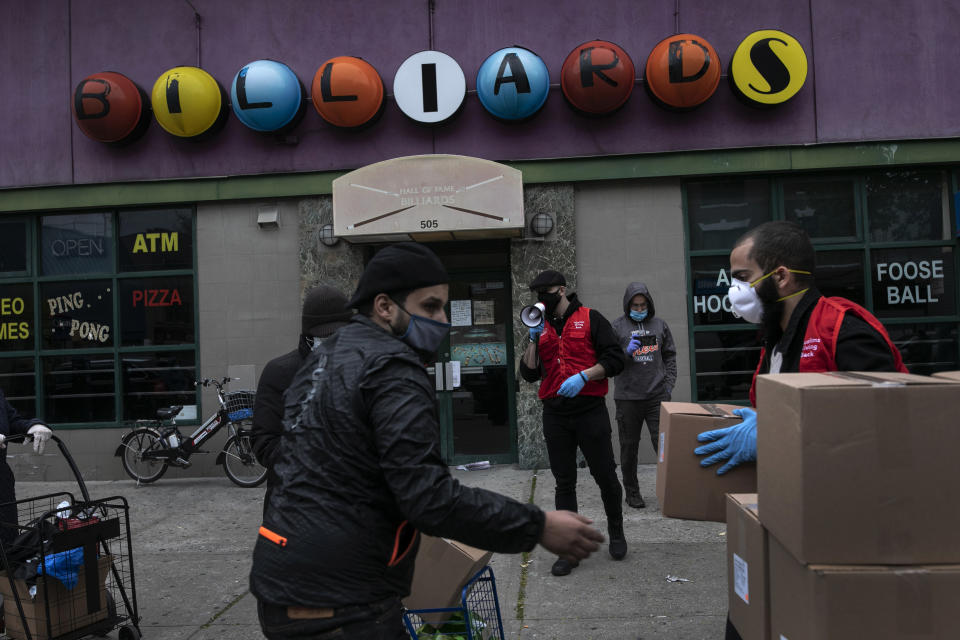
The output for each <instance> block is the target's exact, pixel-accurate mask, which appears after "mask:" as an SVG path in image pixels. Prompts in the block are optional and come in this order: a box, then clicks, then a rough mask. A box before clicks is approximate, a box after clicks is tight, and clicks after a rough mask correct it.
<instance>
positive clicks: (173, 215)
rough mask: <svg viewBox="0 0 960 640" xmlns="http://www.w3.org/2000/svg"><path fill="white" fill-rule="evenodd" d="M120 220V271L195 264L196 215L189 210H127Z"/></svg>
mask: <svg viewBox="0 0 960 640" xmlns="http://www.w3.org/2000/svg"><path fill="white" fill-rule="evenodd" d="M119 219H120V234H119V235H120V271H148V270H165V269H189V268H191V267H192V266H193V214H192V213H191V211H190V210H189V209H169V210H163V211H124V212H121V213H120V215H119Z"/></svg>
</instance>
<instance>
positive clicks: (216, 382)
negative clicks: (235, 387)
mask: <svg viewBox="0 0 960 640" xmlns="http://www.w3.org/2000/svg"><path fill="white" fill-rule="evenodd" d="M239 379H240V378H231V377H230V376H224V377H223V378H222V379H218V378H204V379H202V380H195V381H194V382H193V386H195V387H196V386H201V387H209V386H210V385H213V386H215V387H216V388H217V389H218V390H220V391H222V390H223V385H225V384H227V383H228V382H232V381H234V380H239Z"/></svg>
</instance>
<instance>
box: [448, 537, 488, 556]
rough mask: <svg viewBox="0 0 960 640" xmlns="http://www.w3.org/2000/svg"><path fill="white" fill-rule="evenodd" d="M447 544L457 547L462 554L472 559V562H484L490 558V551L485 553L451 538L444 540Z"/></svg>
mask: <svg viewBox="0 0 960 640" xmlns="http://www.w3.org/2000/svg"><path fill="white" fill-rule="evenodd" d="M444 540H445V541H446V543H447V544H449V545H450V546H451V547H455V548H456V549H457V550H458V551H459V552H460V553H462V554H463V555H465V556H467V557H468V558H470V559H471V560H472V561H474V562H476V561H477V560H482V559H483V558H485V557H487V556H489V554H490V552H489V551H484V550H483V549H477V548H476V547H471V546H470V545H468V544H464V543H463V542H460V541H458V540H450V539H449V538H444Z"/></svg>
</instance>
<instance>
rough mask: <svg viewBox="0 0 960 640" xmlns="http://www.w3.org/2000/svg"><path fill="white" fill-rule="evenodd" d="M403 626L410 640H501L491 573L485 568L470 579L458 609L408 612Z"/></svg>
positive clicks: (465, 586) (497, 605)
mask: <svg viewBox="0 0 960 640" xmlns="http://www.w3.org/2000/svg"><path fill="white" fill-rule="evenodd" d="M403 623H404V624H405V625H406V626H407V632H408V633H409V634H410V637H411V638H412V639H413V640H460V639H461V638H462V639H463V640H504V635H503V619H502V618H501V617H500V600H499V599H498V598H497V583H496V580H494V577H493V569H492V568H490V566H489V565H488V566H486V567H484V568H483V569H481V570H480V571H478V572H477V573H476V574H475V575H474V576H473V577H472V578H470V580H469V581H468V582H467V584H465V585H464V586H463V589H462V590H461V592H460V606H459V607H444V608H440V609H415V610H407V611H405V612H404V614H403Z"/></svg>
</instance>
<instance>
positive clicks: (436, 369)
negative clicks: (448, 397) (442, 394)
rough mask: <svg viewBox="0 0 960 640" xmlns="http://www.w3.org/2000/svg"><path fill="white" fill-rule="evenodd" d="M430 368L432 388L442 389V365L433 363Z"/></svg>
mask: <svg viewBox="0 0 960 640" xmlns="http://www.w3.org/2000/svg"><path fill="white" fill-rule="evenodd" d="M431 369H433V380H434V384H433V388H434V389H435V390H437V391H443V387H444V384H443V367H441V366H440V365H434V366H433V367H431Z"/></svg>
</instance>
